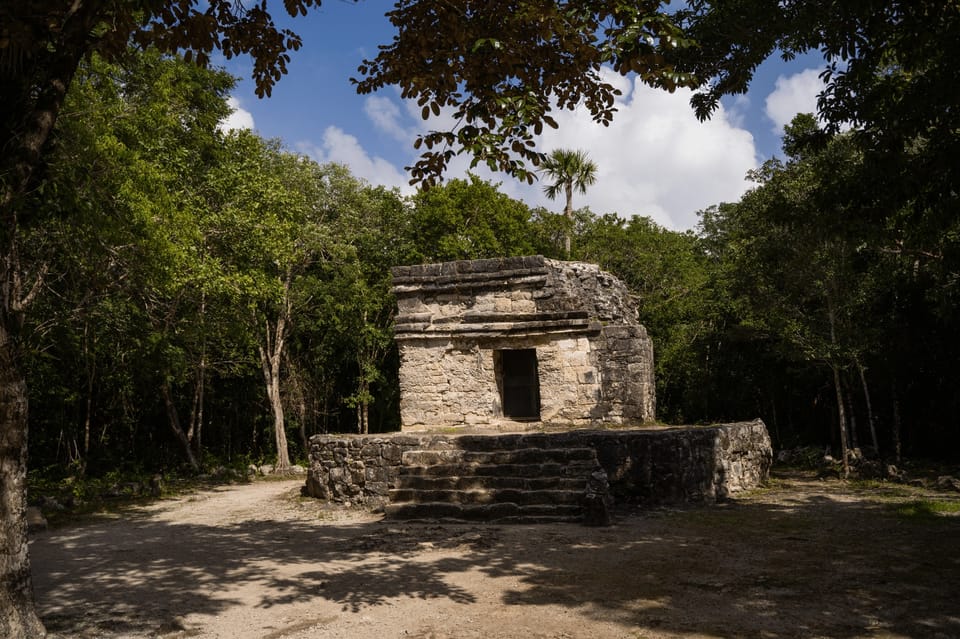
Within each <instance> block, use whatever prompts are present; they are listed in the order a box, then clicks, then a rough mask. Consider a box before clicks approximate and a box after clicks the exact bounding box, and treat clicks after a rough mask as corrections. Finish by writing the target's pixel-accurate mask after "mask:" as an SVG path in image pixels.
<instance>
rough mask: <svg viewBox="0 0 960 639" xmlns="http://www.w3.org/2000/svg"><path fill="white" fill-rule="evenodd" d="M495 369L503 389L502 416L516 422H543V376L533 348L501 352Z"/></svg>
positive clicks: (501, 396) (496, 357) (495, 359)
mask: <svg viewBox="0 0 960 639" xmlns="http://www.w3.org/2000/svg"><path fill="white" fill-rule="evenodd" d="M494 366H495V367H496V373H497V381H499V386H500V405H501V406H502V407H503V416H504V417H507V418H509V419H515V420H532V421H538V420H539V419H540V375H539V373H538V371H537V351H536V349H533V348H525V349H518V350H498V351H495V352H494Z"/></svg>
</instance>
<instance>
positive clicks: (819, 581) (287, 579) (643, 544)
mask: <svg viewBox="0 0 960 639" xmlns="http://www.w3.org/2000/svg"><path fill="white" fill-rule="evenodd" d="M790 494H791V495H793V496H792V497H789V498H787V497H784V498H783V499H780V500H779V502H778V503H770V502H766V501H765V502H763V503H760V502H754V501H750V502H745V503H737V502H731V503H728V504H725V505H720V506H715V507H700V508H675V509H657V510H648V511H639V510H631V511H624V512H621V513H620V514H619V516H618V519H617V523H616V525H615V526H613V527H610V528H584V527H580V526H576V525H569V524H551V525H539V526H502V525H466V524H463V525H460V524H422V523H420V524H418V523H409V522H402V523H401V522H384V521H374V522H366V523H331V522H325V521H319V520H318V521H263V520H256V521H242V522H238V523H233V524H229V525H223V526H205V525H196V524H177V523H171V522H167V521H161V520H158V519H153V518H151V517H137V518H134V519H129V520H126V521H109V522H93V523H90V524H87V525H84V526H80V527H77V528H70V529H62V530H57V531H51V532H48V533H44V534H42V535H41V536H39V537H38V538H37V539H35V540H34V541H33V543H32V547H31V553H32V555H33V568H34V575H35V577H34V579H35V588H36V591H37V594H38V599H39V601H40V605H41V610H42V614H43V618H44V621H45V623H47V625H48V628H49V630H51V631H52V632H55V633H60V634H63V635H67V636H75V635H82V634H108V635H109V634H110V633H117V634H126V635H131V634H132V635H134V636H145V635H148V634H153V633H156V632H159V631H162V630H163V629H164V628H171V627H172V628H174V629H176V623H177V621H176V619H178V618H179V617H182V616H183V615H186V614H190V613H198V614H204V615H216V614H218V613H222V612H224V611H226V610H228V609H230V608H232V607H235V606H254V607H259V608H270V607H273V606H278V605H283V604H290V603H297V602H311V601H316V600H321V599H322V600H326V601H328V602H332V603H334V604H336V605H338V606H339V608H340V610H342V611H344V612H359V611H362V610H364V609H366V608H370V607H375V606H381V605H385V604H387V603H388V602H395V601H397V600H403V599H404V598H417V599H422V600H448V601H451V602H454V603H459V604H472V603H476V602H477V601H478V596H477V593H475V592H471V591H470V590H469V589H468V588H466V587H464V586H463V585H458V583H457V581H458V577H459V576H461V575H463V574H466V573H468V572H475V573H476V572H478V573H480V574H481V575H483V576H484V578H490V579H497V578H501V577H510V578H511V581H510V583H512V584H513V585H512V586H511V587H509V588H507V589H505V590H504V591H503V595H502V600H501V603H502V604H504V605H511V606H521V607H522V606H544V605H560V606H566V607H569V608H571V609H575V610H576V612H577V614H580V615H583V616H584V617H586V618H589V619H595V620H598V621H604V622H607V623H616V624H620V625H622V626H623V627H624V628H626V629H644V628H646V629H654V628H656V629H658V630H659V631H661V632H671V633H677V634H684V633H690V634H697V635H709V636H723V637H761V636H762V637H769V638H773V639H776V638H781V637H782V638H786V637H808V636H830V637H837V638H853V637H867V636H870V637H872V636H877V634H878V633H879V634H881V635H883V634H884V633H886V634H888V635H895V636H910V637H925V636H929V637H950V636H960V599H958V598H957V596H956V593H957V592H960V518H958V517H950V518H944V517H941V518H936V519H930V518H927V519H923V520H910V519H904V518H902V517H897V516H896V514H895V513H894V512H893V510H892V509H890V508H888V507H885V506H883V505H880V504H877V503H870V502H867V501H864V500H855V499H852V500H837V499H833V498H830V497H827V496H823V495H819V494H809V495H804V494H802V493H797V494H795V495H794V494H793V493H790ZM278 567H279V568H278ZM244 582H246V583H248V584H250V585H252V586H254V588H253V589H252V591H253V592H255V593H257V594H256V595H255V598H254V600H253V601H250V600H239V599H237V598H236V597H235V596H233V595H230V594H229V593H230V592H231V591H230V590H229V586H230V585H233V584H238V583H244ZM171 624H172V625H171Z"/></svg>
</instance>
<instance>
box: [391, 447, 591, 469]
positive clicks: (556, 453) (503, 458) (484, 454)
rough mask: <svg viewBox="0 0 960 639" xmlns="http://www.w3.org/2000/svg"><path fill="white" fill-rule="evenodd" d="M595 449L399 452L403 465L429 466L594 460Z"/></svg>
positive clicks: (457, 449)
mask: <svg viewBox="0 0 960 639" xmlns="http://www.w3.org/2000/svg"><path fill="white" fill-rule="evenodd" d="M596 458H597V453H596V451H595V450H594V449H592V448H518V449H515V450H494V451H476V450H463V449H459V448H456V449H445V450H408V451H405V452H404V453H403V455H402V458H401V462H402V464H403V465H404V466H408V465H409V466H430V465H434V464H451V463H460V464H463V463H466V464H483V465H504V464H546V463H568V462H576V461H595V460H596Z"/></svg>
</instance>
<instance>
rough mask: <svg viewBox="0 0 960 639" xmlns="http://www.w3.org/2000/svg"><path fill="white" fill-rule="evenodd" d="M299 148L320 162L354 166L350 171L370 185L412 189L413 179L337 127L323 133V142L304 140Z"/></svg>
mask: <svg viewBox="0 0 960 639" xmlns="http://www.w3.org/2000/svg"><path fill="white" fill-rule="evenodd" d="M296 149H297V150H298V151H300V152H301V153H304V154H306V155H308V156H309V157H311V158H313V159H314V160H316V161H317V162H321V163H323V162H335V163H337V164H345V165H347V166H348V167H350V171H351V172H352V173H353V174H354V175H355V176H356V177H359V178H363V179H364V180H366V181H367V182H369V183H370V184H376V185H382V186H386V187H388V188H393V187H397V188H399V189H400V190H401V191H402V192H404V193H410V192H412V188H411V187H410V186H409V184H408V180H409V178H408V177H407V176H406V174H404V173H403V172H402V171H400V170H398V169H397V168H396V167H395V166H393V165H392V164H391V163H390V162H388V161H387V160H384V159H383V158H381V157H378V156H371V155H369V154H368V153H367V152H366V150H364V148H363V147H362V146H360V142H359V140H357V138H355V137H354V136H352V135H350V134H348V133H345V132H344V131H343V130H342V129H339V128H337V127H335V126H329V127H327V128H326V129H325V130H324V132H323V141H322V142H321V144H320V145H316V144H313V143H312V142H300V143H298V144H297V145H296Z"/></svg>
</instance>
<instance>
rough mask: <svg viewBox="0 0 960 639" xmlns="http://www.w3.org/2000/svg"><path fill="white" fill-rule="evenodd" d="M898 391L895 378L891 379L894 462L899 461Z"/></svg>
mask: <svg viewBox="0 0 960 639" xmlns="http://www.w3.org/2000/svg"><path fill="white" fill-rule="evenodd" d="M900 432H901V431H900V393H899V392H898V390H897V380H896V379H894V380H893V432H892V433H891V435H892V437H893V459H894V462H895V463H897V464H899V463H900V453H901V445H900Z"/></svg>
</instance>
